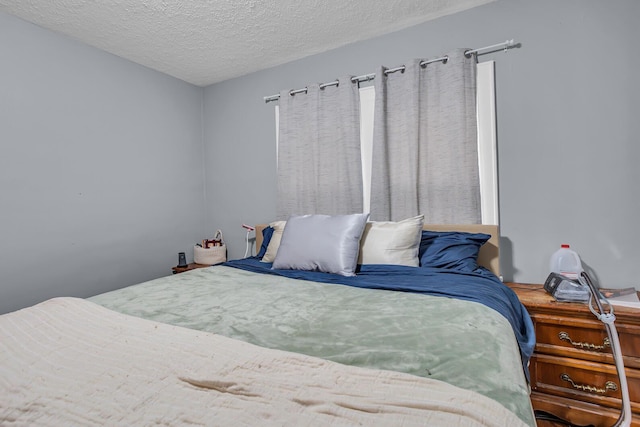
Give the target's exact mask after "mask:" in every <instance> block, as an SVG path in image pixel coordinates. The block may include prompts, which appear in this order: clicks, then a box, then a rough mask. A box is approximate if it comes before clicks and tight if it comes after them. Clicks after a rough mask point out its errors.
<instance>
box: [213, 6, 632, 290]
mask: <svg viewBox="0 0 640 427" xmlns="http://www.w3.org/2000/svg"><path fill="white" fill-rule="evenodd" d="M638 16H640V2H638V1H636V0H614V1H607V2H604V1H596V0H561V1H557V0H544V1H535V2H532V1H528V0H502V1H500V0H499V1H497V2H495V3H490V4H487V5H484V6H481V7H478V8H475V9H471V10H468V11H465V12H461V13H458V14H455V15H452V16H447V17H443V18H440V19H438V20H436V21H432V22H428V23H425V24H423V25H419V26H416V27H412V28H410V29H407V30H404V31H400V32H397V33H393V34H390V35H386V36H383V37H379V38H375V39H371V40H368V41H365V42H361V43H356V44H353V45H349V46H346V47H343V48H340V49H336V50H333V51H330V52H327V53H324V54H320V55H315V56H311V57H308V58H305V59H303V60H299V61H295V62H292V63H288V64H285V65H282V66H279V67H276V68H273V69H269V70H266V71H263V72H259V73H254V74H251V75H248V76H245V77H242V78H237V79H234V80H230V81H227V82H223V83H220V84H216V85H213V86H210V87H208V88H206V90H205V97H204V138H205V163H206V165H207V167H206V174H207V176H206V198H207V200H206V209H207V218H206V220H207V227H208V229H210V230H215V229H216V228H222V229H223V230H224V231H225V237H226V238H227V243H228V244H229V248H230V255H231V257H236V258H237V257H240V256H242V255H243V254H244V236H245V233H244V231H243V229H242V228H240V224H241V223H242V222H247V223H257V222H266V221H269V220H271V219H273V218H274V217H275V196H276V175H275V159H276V157H275V146H274V145H275V143H274V133H275V127H274V119H273V114H274V113H273V104H265V103H264V102H263V101H262V97H263V96H265V95H272V94H275V93H278V92H279V91H280V90H281V89H288V88H290V89H294V88H299V87H303V86H305V85H306V84H307V83H309V82H324V81H331V80H333V79H335V78H336V77H337V76H340V75H344V74H352V75H358V74H365V73H369V72H373V71H375V69H376V67H377V66H378V65H380V64H385V65H388V66H396V65H400V64H402V63H403V62H404V61H406V60H408V59H409V58H414V57H419V58H430V57H431V58H432V57H436V56H439V55H440V54H442V53H444V52H446V51H448V50H450V49H452V48H456V47H461V46H462V47H470V48H474V47H481V46H487V45H491V44H494V43H498V42H501V41H504V40H506V39H510V38H514V39H516V41H518V42H520V43H521V44H522V47H521V48H520V49H513V50H511V51H509V52H507V53H503V52H500V53H495V54H489V55H483V56H481V57H480V60H481V61H484V60H490V59H495V60H496V61H497V64H496V73H497V78H496V80H497V102H498V157H499V158H498V162H499V181H500V185H499V189H500V220H501V233H502V254H501V258H502V266H503V274H504V277H505V280H518V281H523V282H538V283H539V282H542V281H544V279H545V278H546V275H547V273H548V262H549V257H550V255H551V254H552V253H553V252H554V251H555V250H556V248H557V247H559V245H560V244H561V243H570V244H571V245H572V247H573V248H574V249H575V250H576V251H578V253H579V254H580V255H581V256H582V259H583V262H584V263H585V264H586V265H587V266H588V267H590V268H591V269H592V271H593V272H595V274H596V276H597V278H598V279H599V280H600V282H601V283H602V284H603V285H606V286H609V287H623V286H633V285H635V284H636V283H637V280H636V270H635V265H634V264H635V262H637V260H638V259H639V258H640V245H638V242H639V241H640V229H639V227H638V225H637V218H639V217H640V196H639V194H640V191H638V189H637V188H636V186H637V185H638V183H640V168H638V167H636V163H637V162H638V160H640V144H639V143H638V135H640V120H638V117H640V114H639V113H640V111H639V108H638V101H637V100H638V99H640V85H638V83H637V81H636V80H635V79H634V78H633V76H632V72H633V71H636V70H638V69H640V60H639V58H640V55H637V54H636V44H637V43H636V42H637V41H638V40H640V30H639V29H638V27H637V25H636V23H635V22H634V20H636V19H637V17H638ZM283 31H286V29H283Z"/></svg>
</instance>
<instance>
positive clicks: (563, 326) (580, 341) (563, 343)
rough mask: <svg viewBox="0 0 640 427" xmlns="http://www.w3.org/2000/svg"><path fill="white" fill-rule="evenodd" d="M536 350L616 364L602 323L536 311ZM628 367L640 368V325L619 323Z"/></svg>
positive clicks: (621, 343) (534, 317) (619, 333)
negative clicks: (639, 326)
mask: <svg viewBox="0 0 640 427" xmlns="http://www.w3.org/2000/svg"><path fill="white" fill-rule="evenodd" d="M532 318H533V321H534V324H535V329H536V351H538V352H540V353H546V354H555V355H559V356H567V357H576V358H580V359H585V360H590V361H594V362H604V363H610V364H613V356H612V354H611V346H610V343H609V338H608V337H607V331H606V329H605V327H604V325H603V324H602V323H601V322H598V321H595V320H585V319H580V318H570V317H566V316H564V317H563V316H553V315H548V314H536V315H534V316H532ZM617 328H618V336H619V337H620V346H621V347H622V354H623V355H624V362H625V366H627V367H632V368H640V328H638V327H637V326H632V325H630V326H621V325H617Z"/></svg>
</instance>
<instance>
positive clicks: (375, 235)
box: [358, 215, 424, 267]
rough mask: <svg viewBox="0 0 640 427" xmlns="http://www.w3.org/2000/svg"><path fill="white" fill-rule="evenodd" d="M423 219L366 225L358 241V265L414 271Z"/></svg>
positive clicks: (416, 263) (421, 217) (422, 217)
mask: <svg viewBox="0 0 640 427" xmlns="http://www.w3.org/2000/svg"><path fill="white" fill-rule="evenodd" d="M423 225H424V215H418V216H415V217H413V218H407V219H405V220H402V221H398V222H391V221H378V222H376V221H372V222H368V223H367V225H366V226H365V228H364V233H362V239H360V255H359V256H358V264H392V265H406V266H409V267H418V266H419V265H420V259H419V258H418V251H419V250H420V238H421V236H422V226H423Z"/></svg>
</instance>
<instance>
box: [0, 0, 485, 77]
mask: <svg viewBox="0 0 640 427" xmlns="http://www.w3.org/2000/svg"><path fill="white" fill-rule="evenodd" d="M491 1H494V0H386V1H382V0H376V1H371V0H357V1H356V0H192V1H185V0H173V1H171V0H138V1H135V0H104V1H101V0H0V11H3V12H7V13H10V14H12V15H16V16H18V17H20V18H22V19H24V20H26V21H29V22H32V23H34V24H37V25H39V26H41V27H44V28H48V29H50V30H53V31H56V32H58V33H62V34H65V35H68V36H70V37H72V38H75V39H78V40H80V41H82V42H84V43H87V44H89V45H91V46H95V47H97V48H100V49H102V50H105V51H107V52H110V53H112V54H114V55H117V56H120V57H123V58H126V59H128V60H131V61H133V62H136V63H138V64H142V65H145V66H147V67H149V68H152V69H155V70H158V71H161V72H163V73H166V74H169V75H171V76H174V77H177V78H179V79H181V80H184V81H187V82H189V83H193V84H195V85H198V86H207V85H210V84H212V83H217V82H220V81H223V80H226V79H230V78H233V77H238V76H241V75H244V74H248V73H251V72H254V71H258V70H262V69H265V68H269V67H273V66H276V65H280V64H283V63H285V62H289V61H292V60H295V59H299V58H302V57H305V56H309V55H313V54H316V53H320V52H324V51H327V50H330V49H333V48H336V47H339V46H343V45H346V44H349V43H353V42H356V41H359V40H364V39H368V38H371V37H375V36H377V35H381V34H385V33H389V32H392V31H396V30H400V29H402V28H406V27H410V26H412V25H416V24H419V23H421V22H425V21H428V20H430V19H435V18H438V17H440V16H444V15H448V14H452V13H455V12H459V11H461V10H465V9H469V8H472V7H475V6H478V5H481V4H485V3H489V2H491Z"/></svg>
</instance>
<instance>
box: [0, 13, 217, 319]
mask: <svg viewBox="0 0 640 427" xmlns="http://www.w3.org/2000/svg"><path fill="white" fill-rule="evenodd" d="M0 63H1V65H0V150H1V151H0V272H1V275H0V313H2V312H6V311H10V310H14V309H17V308H20V307H24V306H27V305H30V304H33V303H36V302H39V301H42V300H44V299H46V298H49V297H53V296H60V295H70V296H78V297H86V296H90V295H93V294H96V293H100V292H103V291H107V290H111V289H116V288H120V287H123V286H126V285H130V284H133V283H137V282H141V281H145V280H148V279H152V278H155V277H159V276H164V275H167V274H170V273H171V267H172V266H174V265H176V263H177V258H178V256H177V253H178V252H179V251H187V252H188V250H189V249H190V247H191V245H193V243H194V242H195V241H197V240H198V239H199V238H200V236H201V234H202V230H203V228H204V204H203V200H204V197H203V194H204V181H203V179H204V176H203V164H202V151H203V145H202V94H203V89H202V88H198V87H195V86H192V85H189V84H187V83H184V82H182V81H179V80H177V79H174V78H172V77H168V76H165V75H163V74H160V73H157V72H154V71H151V70H149V69H147V68H144V67H141V66H139V65H136V64H133V63H131V62H129V61H125V60H123V59H120V58H117V57H115V56H113V55H110V54H107V53H105V52H102V51H100V50H97V49H94V48H91V47H88V46H86V45H84V44H81V43H78V42H76V41H74V40H71V39H69V38H66V37H63V36H60V35H57V34H54V33H52V32H50V31H47V30H44V29H42V28H39V27H37V26H34V25H31V24H29V23H26V22H24V21H21V20H19V19H17V18H15V17H12V16H10V15H7V14H4V13H1V12H0Z"/></svg>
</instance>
